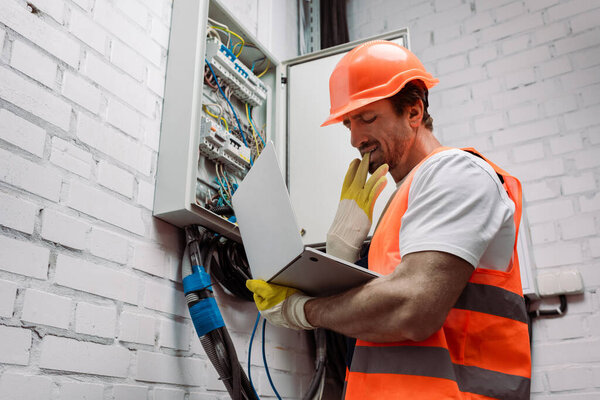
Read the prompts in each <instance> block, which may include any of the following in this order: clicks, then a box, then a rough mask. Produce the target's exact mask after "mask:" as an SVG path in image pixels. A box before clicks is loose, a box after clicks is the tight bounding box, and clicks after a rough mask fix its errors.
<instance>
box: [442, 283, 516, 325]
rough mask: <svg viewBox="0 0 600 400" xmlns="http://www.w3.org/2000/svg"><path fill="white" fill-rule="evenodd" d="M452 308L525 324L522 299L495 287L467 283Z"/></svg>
mask: <svg viewBox="0 0 600 400" xmlns="http://www.w3.org/2000/svg"><path fill="white" fill-rule="evenodd" d="M454 308H459V309H461V310H471V311H478V312H481V313H486V314H491V315H497V316H499V317H504V318H510V319H514V320H516V321H519V322H524V323H527V311H526V310H525V300H523V297H521V296H519V295H518V294H516V293H513V292H511V291H509V290H506V289H502V288H499V287H497V286H492V285H482V284H480V283H471V282H469V283H467V286H466V287H465V290H463V292H462V293H461V295H460V297H459V298H458V301H457V302H456V304H455V305H454Z"/></svg>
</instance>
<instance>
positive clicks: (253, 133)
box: [245, 103, 264, 157]
mask: <svg viewBox="0 0 600 400" xmlns="http://www.w3.org/2000/svg"><path fill="white" fill-rule="evenodd" d="M245 106H246V118H248V122H249V123H250V126H251V127H252V135H253V136H254V146H256V156H257V157H258V156H259V155H260V150H259V148H258V138H257V137H256V129H254V124H253V123H252V119H250V112H249V111H248V103H246V104H245ZM263 145H264V142H263Z"/></svg>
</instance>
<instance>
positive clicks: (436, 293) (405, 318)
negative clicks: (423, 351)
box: [305, 251, 473, 342]
mask: <svg viewBox="0 0 600 400" xmlns="http://www.w3.org/2000/svg"><path fill="white" fill-rule="evenodd" d="M472 273H473V267H472V266H471V264H469V263H468V262H466V261H465V260H463V259H461V258H459V257H457V256H454V255H452V254H448V253H443V252H438V251H423V252H417V253H411V254H407V255H406V256H405V257H404V258H403V259H402V262H401V263H400V264H399V265H398V266H397V267H396V269H395V270H394V272H393V273H392V274H390V275H387V276H384V277H381V278H377V279H373V280H372V281H370V282H369V283H367V284H365V285H363V286H360V287H358V288H355V289H351V290H349V291H347V292H344V293H342V294H339V295H335V296H331V297H324V298H317V299H314V300H310V301H309V302H307V303H306V305H305V312H306V317H307V319H308V321H309V322H310V323H311V324H313V325H314V326H318V327H323V328H328V329H331V330H334V331H336V332H340V333H342V334H344V335H346V336H350V337H355V338H358V339H362V340H367V341H371V342H393V341H400V340H415V341H419V340H424V339H426V338H428V337H429V336H431V334H433V333H434V332H435V331H437V330H438V329H439V328H440V327H441V326H442V325H443V323H444V321H445V319H446V317H447V315H448V312H449V311H450V309H451V308H452V306H453V305H454V304H455V303H456V301H457V299H458V297H459V296H460V293H461V292H462V291H463V289H464V288H465V286H466V284H467V281H468V280H469V278H470V276H471V274H472Z"/></svg>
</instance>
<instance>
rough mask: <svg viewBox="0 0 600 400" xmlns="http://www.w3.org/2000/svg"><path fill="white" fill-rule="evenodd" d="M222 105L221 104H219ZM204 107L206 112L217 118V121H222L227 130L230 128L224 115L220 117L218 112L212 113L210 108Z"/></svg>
mask: <svg viewBox="0 0 600 400" xmlns="http://www.w3.org/2000/svg"><path fill="white" fill-rule="evenodd" d="M219 107H220V106H219ZM202 108H203V109H204V112H206V113H207V114H208V115H210V116H211V117H213V118H215V119H216V120H217V121H222V122H223V123H224V124H225V130H229V125H227V120H226V119H225V118H223V117H220V116H218V115H216V114H213V113H211V112H210V111H209V110H208V107H206V106H204V107H202Z"/></svg>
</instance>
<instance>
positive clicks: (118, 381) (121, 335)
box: [0, 0, 313, 400]
mask: <svg viewBox="0 0 600 400" xmlns="http://www.w3.org/2000/svg"><path fill="white" fill-rule="evenodd" d="M31 3H33V4H34V5H35V6H36V7H37V8H38V9H39V12H37V13H31V12H29V11H28V10H27V8H26V7H25V4H26V2H25V1H22V0H2V1H0V397H1V398H2V399H19V400H22V399H24V400H27V399H54V400H75V399H84V398H85V399H88V400H103V399H111V400H112V399H114V400H137V399H153V400H184V399H185V400H208V399H224V398H228V396H227V394H226V392H224V386H223V385H222V383H221V382H220V381H218V380H217V377H216V373H215V371H214V369H213V368H212V366H211V364H210V363H209V362H208V360H207V359H206V356H205V354H204V351H203V349H202V347H201V346H200V343H199V341H198V339H197V338H196V335H195V332H194V331H193V327H192V324H191V321H190V319H189V317H188V312H187V309H186V306H185V303H184V298H183V294H182V290H181V285H180V284H179V280H180V272H179V265H180V258H181V255H182V247H181V243H182V239H183V237H182V234H181V232H180V231H179V229H177V228H174V227H173V226H171V225H169V224H166V223H164V222H162V221H160V220H158V219H155V218H153V217H152V212H151V209H152V202H153V195H154V182H155V173H156V157H157V152H158V142H159V134H160V121H161V109H162V97H163V93H164V91H163V87H164V81H165V78H164V76H165V69H166V61H167V48H168V39H169V30H170V17H171V6H172V0H145V1H138V0H32V1H31ZM227 3H228V4H229V5H235V6H236V7H238V6H239V7H240V8H236V10H234V11H236V13H237V15H239V16H240V18H241V19H242V21H243V22H244V23H250V24H251V25H250V26H248V29H249V30H251V31H252V32H255V33H257V34H258V35H259V37H261V38H262V37H264V38H268V40H269V41H270V42H269V43H268V45H269V46H270V47H271V48H272V49H273V52H274V54H275V55H276V56H277V57H280V58H282V59H283V58H287V57H288V56H289V55H290V54H291V55H295V52H296V51H297V39H296V38H295V36H294V34H293V33H288V31H286V34H285V35H281V34H280V33H279V32H280V31H281V29H282V28H281V25H279V24H280V22H281V21H282V20H285V21H288V26H292V27H294V28H293V29H296V28H295V26H296V22H295V21H296V19H295V13H296V11H295V8H294V7H295V2H294V7H292V8H290V7H291V5H290V4H286V5H285V6H284V5H282V4H279V2H275V1H271V2H267V3H268V4H266V5H265V3H264V2H263V1H260V2H259V1H258V0H254V1H250V0H248V1H246V2H244V3H243V4H241V2H233V1H228V2H227ZM286 3H287V2H286ZM240 10H241V12H240ZM252 24H254V25H252ZM293 29H291V30H290V32H293ZM275 30H277V32H274V31H275ZM292 53H293V54H292ZM220 294H221V295H220V296H219V298H220V303H221V309H222V312H223V314H224V317H225V320H226V321H227V324H228V327H229V329H230V332H231V334H232V337H233V340H234V342H235V344H236V347H237V350H238V356H239V357H240V359H241V360H242V361H244V360H245V359H246V357H247V345H248V339H249V334H250V331H251V328H252V326H253V322H254V318H255V315H256V314H255V308H254V306H253V305H252V304H248V303H241V302H239V301H237V300H235V299H230V298H226V297H225V295H223V294H222V293H220ZM266 345H267V354H268V357H269V360H270V363H271V364H270V366H271V368H272V374H273V375H274V379H275V381H276V384H277V387H278V389H279V391H280V392H281V393H282V394H283V395H284V396H285V397H286V398H298V397H300V396H301V393H303V391H305V390H306V384H307V382H308V379H309V378H310V375H311V371H312V368H313V366H312V363H311V355H310V352H309V351H308V350H307V347H308V341H307V337H306V336H305V335H304V334H300V333H297V332H289V331H287V330H280V329H275V328H271V329H270V330H269V331H268V336H267V343H266ZM259 349H260V339H259V340H257V341H256V342H255V348H254V352H253V357H252V360H253V365H254V368H253V371H254V373H253V377H254V382H255V385H256V386H257V387H258V391H259V394H261V397H265V398H269V397H272V392H271V390H270V388H269V386H268V382H267V379H266V375H265V372H264V368H263V367H262V360H261V359H260V351H259Z"/></svg>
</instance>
